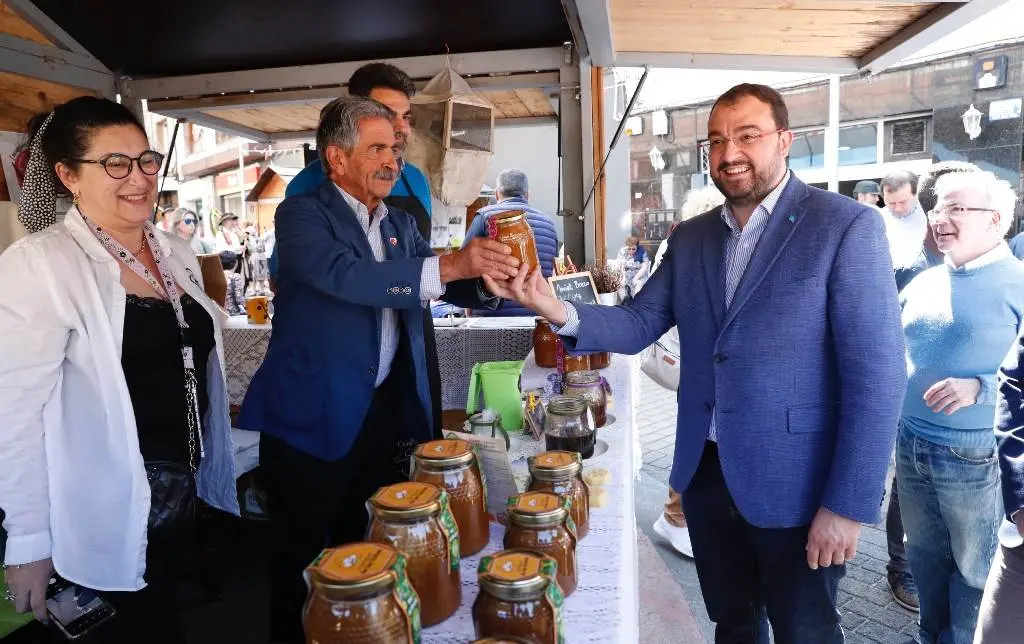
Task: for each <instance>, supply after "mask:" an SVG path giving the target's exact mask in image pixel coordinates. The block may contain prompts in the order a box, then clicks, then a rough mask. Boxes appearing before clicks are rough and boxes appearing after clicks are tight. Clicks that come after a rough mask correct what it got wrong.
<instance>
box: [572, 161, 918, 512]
mask: <svg viewBox="0 0 1024 644" xmlns="http://www.w3.org/2000/svg"><path fill="white" fill-rule="evenodd" d="M727 234H728V229H727V227H726V225H725V223H724V222H723V221H722V218H721V208H716V209H714V210H712V211H710V212H708V213H705V214H703V215H700V216H698V217H696V218H694V219H691V220H689V221H687V222H684V223H682V224H680V225H679V226H678V227H677V228H676V231H675V232H674V233H673V235H672V237H671V238H670V240H669V246H668V251H667V252H666V254H665V257H664V260H663V262H662V265H661V267H660V268H659V269H658V270H657V271H655V272H654V274H653V275H652V276H651V278H650V279H649V280H648V282H647V284H646V285H645V286H644V288H643V289H642V290H641V291H640V293H639V294H638V295H637V296H636V298H634V299H633V300H632V302H631V303H630V304H627V305H625V306H618V307H610V306H597V305H591V306H580V307H578V309H579V316H580V322H581V328H580V332H579V335H578V339H577V340H576V341H575V345H574V348H575V349H577V350H580V351H585V352H590V351H598V350H608V351H614V352H618V353H638V352H639V351H641V350H642V349H644V348H645V347H647V346H648V345H650V344H651V343H652V342H654V341H655V340H657V339H658V338H660V337H661V336H662V334H664V333H665V332H666V331H667V330H668V329H669V328H671V327H672V326H674V325H678V330H679V348H680V375H679V382H680V386H679V391H678V394H677V399H678V402H679V411H678V420H677V425H676V445H675V457H674V462H673V466H672V475H671V483H672V487H673V488H674V489H676V490H684V489H685V488H686V486H687V485H689V482H690V479H691V478H692V476H693V474H694V472H695V470H696V469H697V465H698V463H699V461H700V457H701V453H702V451H703V449H704V442H705V440H706V437H707V433H708V422H709V420H710V418H711V413H712V410H713V409H716V408H717V413H716V421H717V426H716V429H717V438H718V448H719V458H720V460H721V466H722V471H723V473H724V475H725V480H726V483H727V485H728V487H729V490H730V492H731V493H732V496H733V497H734V499H735V502H736V505H737V507H738V508H739V510H740V512H741V514H742V515H743V517H744V518H745V519H746V520H747V521H749V522H750V523H752V524H753V525H755V526H758V527H762V528H789V527H797V526H805V525H808V524H809V523H810V522H811V520H812V519H813V518H814V514H815V513H816V512H817V510H818V508H819V507H821V506H824V507H826V508H828V509H829V510H831V511H833V512H835V513H836V514H839V515H842V516H845V517H849V518H852V519H856V520H858V521H862V522H866V523H874V522H876V521H877V520H878V515H879V509H880V505H881V500H882V494H883V487H884V483H885V475H886V471H887V468H888V465H889V458H890V456H891V455H892V448H893V443H894V442H895V437H896V425H897V422H898V421H899V417H900V409H901V407H902V404H903V395H904V392H905V391H906V387H907V370H906V361H905V357H904V346H903V331H902V328H901V325H900V308H899V304H898V302H897V296H896V285H895V283H894V280H893V277H892V276H893V269H892V263H891V260H890V257H889V246H888V243H887V241H886V236H885V226H884V223H883V221H882V218H881V217H879V216H878V213H877V212H876V211H874V210H873V209H871V208H868V207H867V206H864V205H860V204H858V203H857V202H855V201H853V200H852V199H849V198H847V197H843V196H840V195H837V194H833V193H829V192H825V191H823V190H818V189H816V188H811V187H808V186H807V185H806V184H804V183H803V182H801V181H800V180H798V179H797V178H796V177H791V178H790V180H789V183H788V185H787V186H786V188H785V190H784V191H783V193H782V196H781V198H780V199H779V202H778V204H777V205H776V207H775V210H774V211H773V213H772V215H771V218H770V219H769V221H768V224H767V227H766V228H765V231H764V233H763V235H762V237H761V239H760V241H759V243H758V245H757V248H756V249H755V251H754V255H753V256H752V257H751V260H750V264H749V265H748V267H747V270H746V272H745V273H744V275H743V278H742V279H741V280H740V283H739V285H738V287H737V289H736V292H735V295H734V297H733V300H732V304H731V306H730V307H729V308H728V309H726V307H725V272H724V270H723V254H724V248H725V240H726V235H727Z"/></svg>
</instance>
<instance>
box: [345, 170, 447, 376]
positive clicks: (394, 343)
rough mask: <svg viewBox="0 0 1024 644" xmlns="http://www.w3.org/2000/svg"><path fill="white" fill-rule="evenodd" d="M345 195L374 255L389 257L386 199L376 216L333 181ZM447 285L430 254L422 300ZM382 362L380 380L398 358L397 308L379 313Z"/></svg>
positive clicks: (381, 259)
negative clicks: (384, 223) (384, 234)
mask: <svg viewBox="0 0 1024 644" xmlns="http://www.w3.org/2000/svg"><path fill="white" fill-rule="evenodd" d="M334 185H335V187H336V188H337V189H338V192H340V193H341V196H342V197H344V199H345V203H347V204H348V205H349V207H350V208H351V209H352V211H353V212H354V213H356V219H358V220H359V225H360V227H362V229H363V232H364V233H365V234H366V240H367V241H368V242H369V243H370V249H371V250H372V251H373V257H374V259H376V260H377V261H378V262H384V261H387V254H386V253H385V252H384V239H383V237H382V236H381V234H380V224H381V222H382V221H383V220H384V218H385V217H387V216H388V207H387V206H385V205H384V203H383V202H381V203H379V204H377V207H376V208H374V210H373V217H371V216H370V210H369V209H368V208H367V207H366V205H365V204H363V203H362V202H361V201H359V200H358V199H356V198H355V197H353V196H352V195H350V194H349V193H347V192H345V191H344V190H342V188H341V186H339V185H338V184H334ZM444 292H445V287H444V285H443V284H441V259H440V258H439V257H428V258H427V259H426V260H425V261H424V262H423V269H422V270H421V271H420V300H422V302H423V304H424V306H427V305H429V304H430V300H436V299H438V298H439V297H441V296H442V295H444ZM380 331H381V337H380V362H379V364H378V367H377V382H376V385H377V386H378V387H379V386H380V385H381V383H383V382H384V380H385V379H386V378H387V377H388V374H389V373H391V363H392V362H393V361H394V359H395V352H397V351H398V314H397V312H396V311H395V309H381V314H380Z"/></svg>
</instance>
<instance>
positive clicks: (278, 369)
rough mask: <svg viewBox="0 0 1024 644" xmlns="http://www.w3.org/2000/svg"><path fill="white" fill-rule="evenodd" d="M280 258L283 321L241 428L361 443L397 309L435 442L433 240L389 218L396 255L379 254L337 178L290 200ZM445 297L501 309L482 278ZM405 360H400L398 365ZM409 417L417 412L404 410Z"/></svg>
mask: <svg viewBox="0 0 1024 644" xmlns="http://www.w3.org/2000/svg"><path fill="white" fill-rule="evenodd" d="M274 224H275V228H276V231H277V247H276V252H277V253H278V254H279V258H280V263H279V269H278V276H277V293H276V296H275V298H274V309H275V314H274V328H273V332H272V335H271V339H270V347H269V348H268V350H267V355H266V358H265V359H264V361H263V364H262V366H261V367H260V368H259V370H258V371H257V372H256V375H255V376H254V377H253V380H252V384H251V385H250V386H249V390H248V392H247V393H246V396H245V402H244V404H243V405H242V412H241V414H240V416H239V419H238V423H237V426H238V427H241V428H244V429H250V430H256V431H262V432H267V433H270V434H273V435H275V436H277V437H278V438H280V439H281V440H283V441H285V442H287V443H289V444H290V445H292V446H294V447H296V448H298V449H301V450H303V451H305V452H307V453H309V454H312V455H314V456H317V457H318V458H321V459H324V460H336V459H340V458H342V457H344V456H345V455H346V454H347V453H348V450H349V449H350V448H351V446H352V444H353V442H354V441H355V438H356V436H357V435H358V434H359V430H360V428H361V427H362V424H363V420H364V418H365V417H366V412H367V410H368V408H369V405H370V401H371V400H372V397H373V392H374V386H375V382H376V379H377V369H378V363H379V354H380V337H381V316H380V311H381V309H384V308H391V309H397V310H398V311H399V317H400V319H401V322H402V323H403V324H402V325H401V326H402V329H403V332H404V333H405V338H404V339H405V340H406V342H407V346H408V347H409V349H410V353H411V355H412V363H413V364H412V365H411V373H412V374H413V377H414V380H415V388H414V389H415V390H414V391H409V392H408V393H409V405H410V406H411V407H412V408H413V410H414V412H415V414H416V415H417V417H422V419H423V423H422V427H420V424H417V427H416V428H414V431H415V432H416V435H414V436H412V437H413V438H417V439H420V440H428V439H430V438H431V433H432V432H431V429H432V422H431V421H430V409H431V398H430V390H429V385H428V381H427V368H426V359H425V355H424V336H423V328H424V325H423V305H422V302H421V301H420V273H421V270H422V267H423V262H424V258H427V257H433V256H434V253H433V251H432V250H431V249H430V246H429V245H428V244H427V242H425V241H424V240H423V238H422V237H421V236H420V234H419V232H418V231H417V229H416V222H415V220H414V219H413V217H412V216H411V215H409V214H408V213H406V212H404V211H402V210H397V209H394V208H389V209H388V214H387V215H386V216H385V217H384V218H383V220H382V222H381V236H382V237H383V240H384V248H385V249H386V252H387V261H382V262H378V261H377V260H376V259H375V258H374V256H373V252H372V250H371V248H370V244H369V241H368V240H367V238H366V234H365V233H363V230H362V228H361V227H360V225H359V221H358V220H357V219H356V215H355V213H354V212H352V209H351V208H350V207H349V206H348V204H347V203H346V202H345V199H344V198H343V197H342V195H341V193H340V192H339V191H338V189H337V188H336V187H335V186H334V184H332V183H330V182H326V183H324V184H323V185H321V186H320V188H319V189H318V190H315V191H313V192H309V193H305V194H301V195H298V196H295V197H289V198H288V199H285V200H284V202H282V203H281V205H280V206H278V209H277V213H276V215H275V217H274ZM444 297H445V299H446V300H448V301H452V302H455V303H458V305H459V306H466V307H474V308H479V307H486V306H491V307H493V306H495V303H496V298H490V299H488V298H487V297H486V294H485V293H484V292H483V291H482V289H481V288H480V282H479V281H478V280H464V281H460V282H452V283H449V284H448V285H447V290H446V292H445V295H444ZM397 366H398V365H393V366H392V368H393V369H394V368H395V367H397ZM403 411H404V412H406V413H408V412H409V409H406V410H403Z"/></svg>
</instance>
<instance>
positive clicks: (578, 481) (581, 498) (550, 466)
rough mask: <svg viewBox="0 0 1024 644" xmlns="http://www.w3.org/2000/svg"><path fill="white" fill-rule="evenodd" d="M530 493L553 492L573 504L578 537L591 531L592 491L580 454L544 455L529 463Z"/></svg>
mask: <svg viewBox="0 0 1024 644" xmlns="http://www.w3.org/2000/svg"><path fill="white" fill-rule="evenodd" d="M527 462H528V464H529V467H530V483H529V485H527V487H526V489H527V490H528V491H530V492H550V493H552V494H557V495H559V496H567V497H569V498H570V499H571V500H572V507H570V508H569V513H570V515H571V516H572V521H573V523H575V524H576V536H577V537H578V538H580V539H582V538H583V537H585V536H587V532H588V531H589V530H590V489H589V488H588V486H587V484H586V483H585V482H584V481H583V474H582V472H583V459H582V457H581V456H580V455H579V453H577V452H560V451H552V452H541V453H540V454H537V455H536V456H531V457H530V458H529V459H528V461H527Z"/></svg>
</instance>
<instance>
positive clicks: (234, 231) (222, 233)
mask: <svg viewBox="0 0 1024 644" xmlns="http://www.w3.org/2000/svg"><path fill="white" fill-rule="evenodd" d="M217 227H218V230H217V235H216V237H215V240H216V244H217V252H218V253H222V252H224V251H226V250H230V251H233V252H235V253H239V254H240V253H241V252H242V251H243V250H244V249H243V248H242V237H241V235H239V234H238V215H236V214H235V213H233V212H226V213H224V214H223V215H221V216H220V220H219V221H218V222H217Z"/></svg>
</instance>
